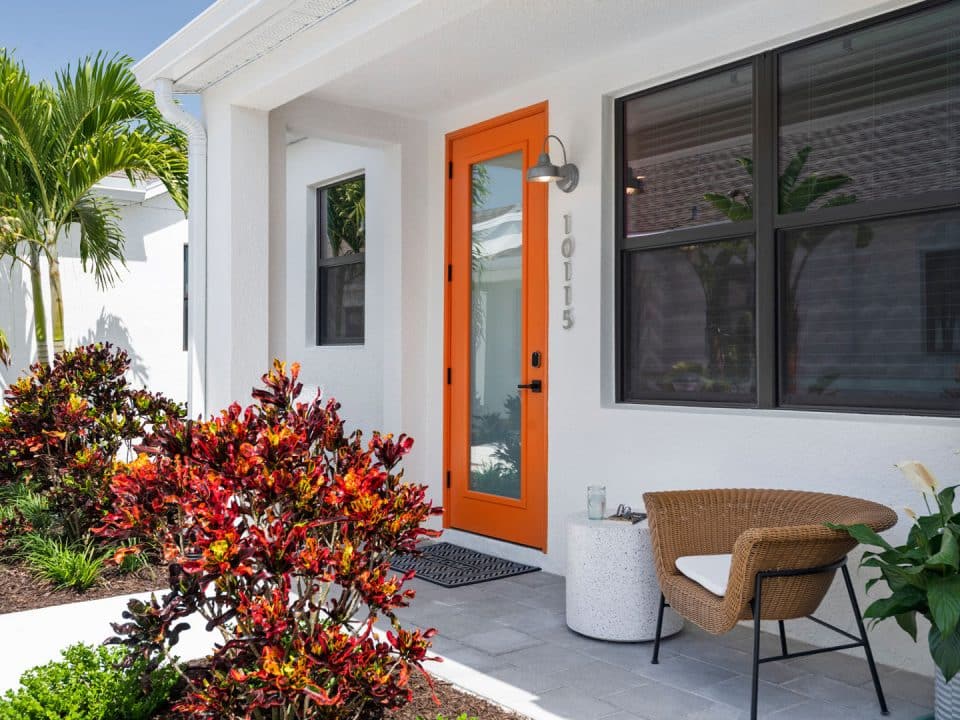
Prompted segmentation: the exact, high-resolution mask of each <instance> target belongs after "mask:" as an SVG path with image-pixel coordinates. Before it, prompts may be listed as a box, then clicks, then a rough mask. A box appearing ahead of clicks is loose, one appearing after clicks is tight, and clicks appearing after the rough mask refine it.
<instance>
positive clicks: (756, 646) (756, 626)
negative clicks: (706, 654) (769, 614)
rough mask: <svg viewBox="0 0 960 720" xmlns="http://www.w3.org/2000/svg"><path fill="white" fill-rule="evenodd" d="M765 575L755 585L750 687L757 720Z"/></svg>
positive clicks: (754, 719)
mask: <svg viewBox="0 0 960 720" xmlns="http://www.w3.org/2000/svg"><path fill="white" fill-rule="evenodd" d="M762 585H763V576H762V575H760V574H759V573H758V574H757V579H756V580H755V581H754V586H753V678H752V682H751V688H750V720H757V693H758V692H759V690H760V617H761V614H762V613H761V612H760V588H761V586H762Z"/></svg>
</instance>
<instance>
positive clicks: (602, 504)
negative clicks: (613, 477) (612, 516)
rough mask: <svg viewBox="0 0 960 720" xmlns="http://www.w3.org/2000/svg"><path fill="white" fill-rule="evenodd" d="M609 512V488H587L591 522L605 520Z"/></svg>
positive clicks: (602, 486) (588, 512)
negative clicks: (604, 517)
mask: <svg viewBox="0 0 960 720" xmlns="http://www.w3.org/2000/svg"><path fill="white" fill-rule="evenodd" d="M606 512H607V487H606V485H588V486H587V518H589V519H590V520H603V516H604V515H605V514H606Z"/></svg>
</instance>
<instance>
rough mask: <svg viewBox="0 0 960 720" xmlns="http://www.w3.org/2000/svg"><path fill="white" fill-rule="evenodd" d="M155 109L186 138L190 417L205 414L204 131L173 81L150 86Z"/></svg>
mask: <svg viewBox="0 0 960 720" xmlns="http://www.w3.org/2000/svg"><path fill="white" fill-rule="evenodd" d="M153 93H154V97H155V98H156V103H157V109H158V110H159V111H160V114H161V115H163V117H164V119H166V120H167V122H169V123H171V124H172V125H175V126H176V127H178V128H180V129H181V130H183V132H184V133H186V135H187V141H188V143H189V144H188V150H187V159H188V162H189V167H188V169H187V186H188V193H189V198H190V207H189V211H188V212H187V238H188V241H189V248H188V250H187V255H188V258H189V268H188V273H189V274H188V277H187V291H188V293H189V298H190V300H189V303H190V306H189V308H188V318H187V325H188V333H187V408H188V413H189V416H190V417H193V418H196V417H202V416H204V415H205V414H206V387H207V131H206V128H204V126H203V123H202V122H201V121H200V119H199V118H197V117H194V116H193V115H191V114H190V113H188V112H187V111H185V110H184V109H183V108H182V107H180V105H178V104H177V102H176V101H175V100H174V99H173V81H172V80H170V79H168V78H158V79H157V81H156V82H155V83H154V86H153Z"/></svg>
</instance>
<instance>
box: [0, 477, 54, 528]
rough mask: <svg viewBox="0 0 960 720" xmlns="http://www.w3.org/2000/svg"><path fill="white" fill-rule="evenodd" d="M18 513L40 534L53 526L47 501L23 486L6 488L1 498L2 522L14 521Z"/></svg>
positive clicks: (0, 516)
mask: <svg viewBox="0 0 960 720" xmlns="http://www.w3.org/2000/svg"><path fill="white" fill-rule="evenodd" d="M18 513H19V514H20V515H22V516H23V518H24V520H26V521H27V522H28V523H30V525H31V527H32V528H33V529H34V530H36V531H38V532H44V531H46V530H47V529H49V528H50V526H51V525H52V524H53V515H52V514H51V513H50V505H49V503H48V502H47V499H46V498H45V497H43V495H39V494H38V493H35V492H33V491H32V490H30V489H29V488H27V487H26V486H25V485H22V484H17V485H12V486H10V487H9V488H6V489H5V491H4V492H3V494H2V496H0V522H2V521H9V520H13V519H14V518H16V516H17V514H18Z"/></svg>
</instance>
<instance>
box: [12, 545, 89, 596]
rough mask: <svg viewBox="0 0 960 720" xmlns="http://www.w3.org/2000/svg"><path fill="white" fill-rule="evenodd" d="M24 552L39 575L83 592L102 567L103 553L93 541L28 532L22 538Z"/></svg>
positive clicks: (28, 562) (64, 587)
mask: <svg viewBox="0 0 960 720" xmlns="http://www.w3.org/2000/svg"><path fill="white" fill-rule="evenodd" d="M20 548H21V555H22V557H23V559H24V560H25V561H26V563H27V564H28V565H29V566H30V568H31V569H32V570H33V571H34V572H35V573H36V574H37V575H38V576H40V577H42V578H44V579H46V580H49V581H50V582H52V583H53V584H54V585H56V586H57V587H58V588H61V589H67V588H69V589H73V590H76V591H77V592H83V591H84V590H89V589H90V588H91V587H93V586H94V585H95V584H96V583H97V580H99V579H100V573H101V572H102V571H103V563H104V560H105V559H106V556H104V555H98V554H97V552H96V550H95V549H94V548H93V546H91V545H78V544H75V543H68V542H66V541H64V540H61V539H59V538H51V537H47V536H46V535H41V534H40V533H28V534H27V535H24V536H23V537H22V538H21V539H20Z"/></svg>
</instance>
